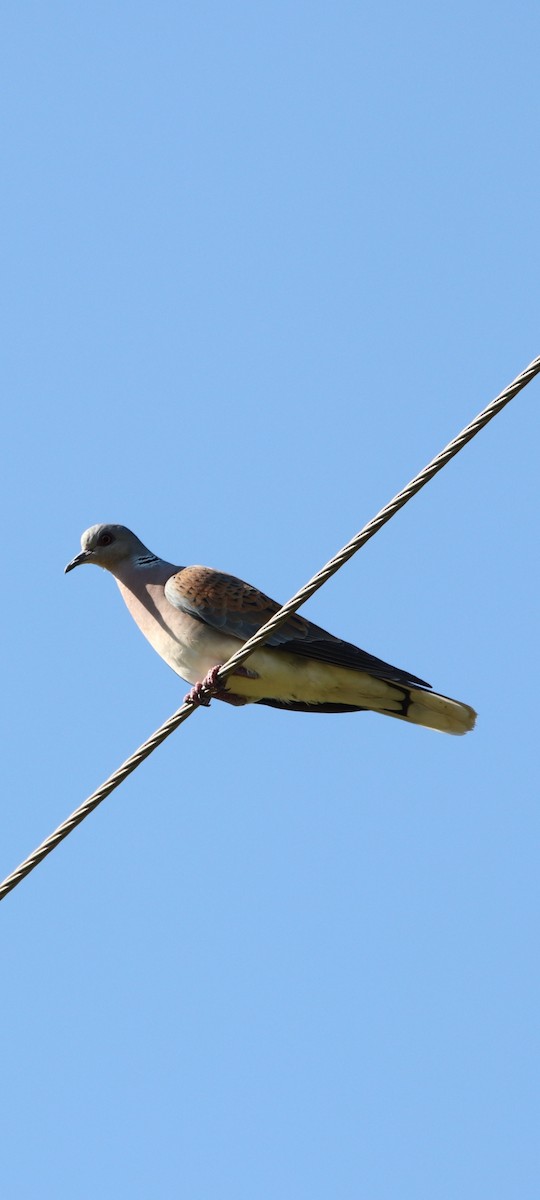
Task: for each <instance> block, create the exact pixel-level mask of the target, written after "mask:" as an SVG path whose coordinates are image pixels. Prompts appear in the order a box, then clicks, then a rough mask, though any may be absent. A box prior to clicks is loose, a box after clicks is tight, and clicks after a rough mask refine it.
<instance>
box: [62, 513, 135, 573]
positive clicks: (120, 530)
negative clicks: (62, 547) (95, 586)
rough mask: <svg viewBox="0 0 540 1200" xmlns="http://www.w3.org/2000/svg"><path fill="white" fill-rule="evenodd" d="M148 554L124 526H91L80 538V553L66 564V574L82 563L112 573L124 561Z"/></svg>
mask: <svg viewBox="0 0 540 1200" xmlns="http://www.w3.org/2000/svg"><path fill="white" fill-rule="evenodd" d="M145 553H146V554H148V551H147V549H146V546H143V543H142V542H141V541H139V538H138V537H136V536H135V534H134V533H132V532H131V530H130V529H126V527H125V525H91V526H90V529H86V530H85V532H84V533H83V535H82V538H81V552H80V554H76V555H75V558H72V559H71V562H68V565H67V567H66V568H65V570H66V573H67V572H68V571H72V570H73V568H74V567H80V566H82V564H83V563H95V565H96V566H97V567H104V569H105V570H106V571H112V572H113V574H114V571H115V569H116V567H117V566H118V564H119V563H121V562H122V561H123V560H124V559H128V558H134V557H135V556H136V555H140V554H145Z"/></svg>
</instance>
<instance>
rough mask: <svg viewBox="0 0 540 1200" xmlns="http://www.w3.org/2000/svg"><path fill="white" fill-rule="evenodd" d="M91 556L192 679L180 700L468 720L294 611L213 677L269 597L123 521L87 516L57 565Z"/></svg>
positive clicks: (269, 611)
mask: <svg viewBox="0 0 540 1200" xmlns="http://www.w3.org/2000/svg"><path fill="white" fill-rule="evenodd" d="M84 563H94V564H95V565H96V566H98V567H102V568H104V570H106V571H109V572H110V574H111V575H113V576H114V578H115V579H116V582H117V584H118V587H119V589H120V592H121V595H122V597H123V599H124V601H125V603H126V606H127V608H128V609H129V612H130V613H131V616H132V617H133V619H134V620H135V622H136V624H137V625H138V627H139V629H140V630H141V632H142V633H143V634H144V636H145V637H146V638H147V639H148V641H149V642H150V644H151V645H152V646H153V648H154V650H156V651H157V653H158V654H159V655H161V658H163V659H164V661H165V662H166V663H168V665H169V666H170V667H172V669H173V671H175V672H176V674H177V675H180V676H182V678H183V679H185V680H186V681H187V682H188V683H190V684H192V685H193V686H192V687H191V690H190V691H189V692H188V694H187V696H186V700H188V701H191V702H192V703H194V704H208V703H209V692H210V693H213V694H214V695H216V697H217V699H219V700H224V701H225V702H227V703H229V704H233V705H236V706H241V705H245V704H265V705H269V706H271V707H272V708H278V709H285V710H287V711H289V712H318V713H343V712H364V711H366V710H369V711H372V712H376V713H382V714H384V715H385V716H388V717H396V718H397V719H398V720H402V721H408V722H409V723H410V724H413V725H423V726H425V727H426V728H428V729H436V730H439V731H440V732H442V733H452V734H463V733H467V732H468V731H469V730H471V729H473V728H474V724H475V720H476V713H475V711H474V709H473V708H471V707H470V706H469V705H468V704H463V703H461V701H459V700H452V699H451V698H450V697H449V696H443V695H439V694H438V693H437V692H433V691H431V685H430V684H429V683H426V681H425V680H424V679H420V678H419V677H418V676H416V675H411V674H410V672H408V671H403V670H401V669H400V668H399V667H393V666H391V665H390V664H389V663H387V662H384V661H383V660H382V659H380V658H376V657H375V656H374V655H372V654H368V653H367V652H366V651H365V650H360V649H359V647H358V646H355V645H353V644H352V643H351V642H346V641H343V640H342V639H341V638H338V637H335V636H334V635H333V634H331V633H328V632H327V631H326V630H325V629H322V628H321V627H320V626H318V625H314V624H313V622H312V621H308V620H306V618H305V617H303V616H300V615H299V614H298V613H294V614H293V615H292V616H290V617H288V619H287V620H286V622H285V624H284V625H282V626H281V628H279V629H278V630H276V631H275V632H274V633H272V634H271V636H270V637H269V639H268V642H267V643H266V645H264V646H263V647H262V648H259V649H258V650H255V651H254V652H253V653H252V654H251V656H250V657H249V659H248V660H247V664H246V665H244V666H240V667H239V668H238V669H237V670H236V671H235V672H234V673H233V674H232V675H230V676H229V677H228V679H227V680H226V681H225V683H224V684H223V685H221V684H220V683H219V681H218V680H217V679H216V676H217V672H218V670H219V666H220V665H221V664H223V663H224V662H226V661H227V659H228V658H230V657H231V655H232V654H233V653H234V652H235V651H236V650H238V649H239V647H240V646H241V645H242V644H243V643H244V642H245V641H247V639H248V638H249V637H251V636H252V635H253V634H254V633H255V632H256V631H257V630H258V629H260V627H261V625H263V624H264V623H265V622H266V621H268V620H269V618H270V617H271V616H272V615H273V614H274V613H275V612H277V610H278V608H279V605H278V604H277V603H276V601H275V600H271V599H270V597H269V596H266V595H265V594H264V593H263V592H261V591H259V589H258V588H256V587H252V586H251V584H249V583H244V582H243V581H242V580H241V579H238V578H236V576H234V575H228V574H225V573H224V572H222V571H218V570H214V569H213V568H211V567H202V566H190V567H181V566H175V565H174V564H173V563H170V562H166V561H165V560H164V559H162V558H159V557H158V555H157V554H153V553H152V551H151V550H149V549H148V547H147V546H145V545H144V544H143V542H141V541H140V539H139V538H138V537H137V536H136V534H134V533H132V532H131V530H129V529H127V528H126V527H125V526H124V525H114V524H100V525H91V526H90V528H89V529H87V530H86V531H85V533H83V535H82V537H81V550H80V553H79V554H76V555H75V557H74V558H72V559H71V562H69V563H68V564H67V566H66V568H65V571H66V573H67V572H68V571H72V570H73V569H74V568H75V567H79V566H81V565H82V564H84Z"/></svg>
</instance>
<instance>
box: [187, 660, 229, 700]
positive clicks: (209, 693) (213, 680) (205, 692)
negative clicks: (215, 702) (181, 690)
mask: <svg viewBox="0 0 540 1200" xmlns="http://www.w3.org/2000/svg"><path fill="white" fill-rule="evenodd" d="M221 666H222V663H216V666H215V667H212V669H211V670H210V671H209V672H208V674H207V675H205V677H204V679H202V680H200V679H199V680H197V683H194V684H193V687H192V688H190V690H189V692H188V693H187V696H184V704H198V705H203V707H204V708H208V707H209V705H210V701H211V700H212V698H213V696H216V695H217V693H218V692H219V688H218V686H217V677H218V672H219V670H220V668H221Z"/></svg>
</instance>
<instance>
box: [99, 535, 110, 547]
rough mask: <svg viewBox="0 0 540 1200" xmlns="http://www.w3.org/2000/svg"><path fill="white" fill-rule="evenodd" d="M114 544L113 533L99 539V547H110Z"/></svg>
mask: <svg viewBox="0 0 540 1200" xmlns="http://www.w3.org/2000/svg"><path fill="white" fill-rule="evenodd" d="M111 542H114V538H113V535H112V533H102V534H101V536H100V537H99V538H98V546H110V544H111Z"/></svg>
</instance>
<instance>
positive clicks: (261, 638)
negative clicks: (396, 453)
mask: <svg viewBox="0 0 540 1200" xmlns="http://www.w3.org/2000/svg"><path fill="white" fill-rule="evenodd" d="M539 372H540V356H539V357H538V358H535V359H533V361H532V362H531V363H530V364H529V366H528V367H526V368H525V370H524V371H522V372H521V374H520V375H518V376H517V377H516V379H514V380H513V382H512V383H510V384H509V385H508V387H506V388H505V389H504V391H503V392H501V393H500V395H498V396H496V398H495V399H494V400H492V401H491V403H490V404H488V405H487V407H486V408H484V409H483V410H482V412H481V413H479V414H478V416H477V417H475V419H474V421H471V422H470V424H469V425H466V427H465V429H463V430H462V431H461V433H459V434H458V435H457V437H455V438H453V440H452V441H451V442H449V443H448V445H447V446H445V448H444V450H441V452H440V454H437V456H436V458H433V459H432V460H431V462H430V463H428V465H427V466H426V467H424V469H423V470H422V471H420V472H419V474H418V475H415V477H414V479H412V480H411V482H410V483H408V484H407V486H406V487H405V488H403V489H402V491H401V492H398V494H397V496H394V498H393V500H390V501H389V503H388V504H385V506H384V508H381V510H380V512H378V513H377V515H376V516H375V517H373V518H372V520H371V521H368V523H367V525H364V527H363V529H361V530H360V532H359V533H357V534H356V536H355V537H353V538H351V540H350V542H347V544H346V545H345V546H343V548H342V549H341V550H339V551H338V553H337V554H335V555H334V557H333V558H332V559H330V562H328V563H327V564H326V566H324V567H323V568H322V569H321V570H320V571H318V572H317V574H316V575H314V576H313V578H312V579H310V580H309V582H308V583H306V584H305V585H304V587H302V588H300V590H299V591H298V592H296V593H295V595H294V596H292V597H291V599H290V600H289V601H288V602H287V604H284V605H283V607H282V608H280V609H279V611H278V612H277V613H275V615H274V616H273V617H271V618H270V620H269V621H267V622H266V624H265V625H263V626H262V627H261V628H260V629H259V630H258V631H257V633H256V634H254V636H253V637H251V638H249V640H248V641H247V642H245V644H244V645H243V646H241V647H240V649H239V650H237V651H236V653H235V654H233V656H232V658H230V659H229V660H228V661H227V662H226V663H224V664H223V666H222V667H220V670H219V672H218V673H217V677H216V685H215V688H214V689H208V690H207V692H206V695H207V697H208V699H210V698H211V696H212V694H213V691H215V690H217V689H218V688H219V687H220V685H223V683H224V682H225V680H226V679H227V677H228V675H230V674H231V672H232V671H234V670H236V668H237V667H239V666H240V665H241V663H243V662H245V660H246V658H248V656H249V655H250V654H252V652H253V651H254V650H256V649H257V648H258V647H259V646H262V645H263V644H264V642H266V640H267V639H268V638H269V637H270V634H271V633H273V632H274V631H275V630H276V629H279V627H280V625H283V623H284V621H286V620H287V617H289V616H290V615H291V613H293V612H296V610H297V609H298V608H300V605H301V604H304V603H305V601H306V600H309V598H310V596H313V594H314V592H316V591H317V590H318V589H319V588H320V587H322V585H323V583H326V581H327V580H328V579H330V578H331V576H332V575H335V573H336V571H339V568H340V567H342V566H343V564H344V563H346V562H348V560H349V558H352V556H353V554H356V551H357V550H360V548H361V547H362V546H364V545H365V543H366V542H367V541H369V539H370V538H372V537H373V535H374V534H375V533H377V532H378V530H379V529H382V526H383V525H386V522H387V521H390V519H391V518H392V517H393V516H395V514H396V513H397V512H399V510H400V508H403V506H404V505H405V504H407V502H408V501H409V500H411V499H412V497H413V496H415V495H416V493H417V492H419V491H420V489H421V488H423V487H424V485H425V484H426V483H428V482H429V480H430V479H433V476H434V475H436V474H437V472H438V471H440V470H441V469H442V467H444V466H446V463H447V462H449V461H450V459H451V458H454V456H455V455H456V454H458V453H459V451H460V450H462V449H463V447H464V446H466V445H467V442H470V441H471V439H472V438H473V437H475V435H476V434H477V433H479V431H480V430H481V429H483V428H484V426H485V425H487V424H488V422H489V421H491V420H492V418H493V417H495V416H496V415H497V413H499V412H500V411H501V409H502V408H504V406H505V405H506V404H508V402H509V401H510V400H512V399H513V398H514V396H516V395H517V393H518V392H520V391H522V389H523V388H524V387H526V386H527V384H528V383H530V382H531V379H534V377H535V375H538V373H539ZM197 707H198V705H196V704H193V703H184V704H183V705H182V707H181V708H179V709H178V710H177V712H175V713H173V715H172V716H171V717H169V719H168V720H167V721H165V722H164V724H163V725H160V727H159V729H157V730H156V732H155V733H153V734H152V735H151V737H149V738H148V739H147V741H145V742H143V744H142V746H139V749H138V750H136V751H135V753H134V754H132V755H130V757H129V758H127V759H126V761H125V762H124V763H122V766H121V767H118V769H117V770H116V771H114V772H113V774H112V775H110V776H109V778H108V779H106V780H105V783H102V784H101V787H99V788H97V790H96V791H95V792H92V795H91V796H89V797H88V799H87V800H85V801H84V804H81V805H80V806H79V808H76V809H75V812H73V813H72V814H71V816H69V817H67V819H66V820H65V821H63V822H62V824H61V825H59V826H58V828H57V829H55V830H54V832H53V833H51V834H50V835H49V837H47V838H45V841H43V842H41V845H39V846H38V847H37V849H36V850H34V851H33V853H32V854H29V856H28V858H25V859H24V862H22V863H21V864H20V866H18V867H17V868H16V870H15V871H12V872H11V874H10V875H8V876H7V877H6V879H4V881H3V883H1V884H0V900H3V899H4V896H7V894H8V892H11V891H12V890H13V888H15V887H16V886H17V884H18V883H20V882H21V879H24V877H25V875H29V874H30V871H33V870H34V867H37V865H38V863H40V862H42V860H43V859H44V858H46V856H47V854H50V852H51V850H54V848H55V846H57V845H58V843H59V842H61V841H63V839H64V838H65V837H67V835H68V834H69V833H71V831H72V830H73V829H75V827H76V826H77V825H80V823H81V821H84V818H85V817H87V816H88V814H89V813H91V812H92V811H93V810H94V808H97V806H98V804H101V801H102V800H105V798H106V796H109V795H110V793H111V792H112V791H114V789H115V788H117V787H118V786H119V784H121V783H122V782H123V780H124V779H126V778H127V776H128V775H131V773H132V771H134V770H135V769H136V768H137V767H138V766H140V764H141V763H142V762H144V760H145V758H148V756H149V754H151V753H152V751H153V750H155V749H156V747H157V746H159V745H161V742H164V741H165V738H168V737H169V735H170V734H171V733H173V732H174V730H175V729H178V726H179V725H181V724H182V723H183V722H184V721H185V720H187V718H188V717H190V716H191V714H192V712H193V711H194V709H195V708H197Z"/></svg>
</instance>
